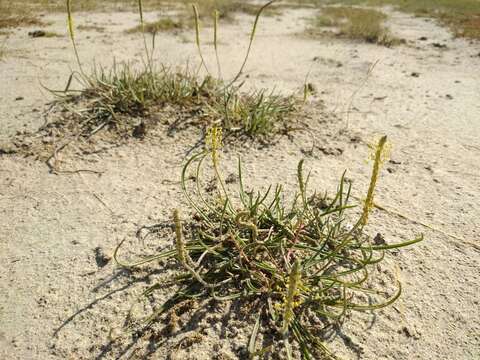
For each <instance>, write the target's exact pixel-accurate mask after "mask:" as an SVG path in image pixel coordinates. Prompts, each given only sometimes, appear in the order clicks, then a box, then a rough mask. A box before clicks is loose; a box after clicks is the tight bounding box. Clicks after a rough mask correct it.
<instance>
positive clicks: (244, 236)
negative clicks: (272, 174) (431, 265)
mask: <svg viewBox="0 0 480 360" xmlns="http://www.w3.org/2000/svg"><path fill="white" fill-rule="evenodd" d="M385 141H386V137H383V138H382V139H380V141H379V143H378V145H377V147H376V152H375V160H374V166H373V172H372V177H371V183H370V187H369V190H368V195H367V200H366V202H365V205H364V207H363V211H362V215H361V216H360V218H359V219H358V220H357V221H353V219H352V218H351V217H349V216H348V214H349V213H350V211H351V209H352V207H353V206H352V205H350V204H349V198H350V185H349V184H347V182H346V181H345V178H344V177H343V176H342V178H341V180H340V185H339V187H338V189H337V191H336V194H335V195H334V197H333V198H329V197H328V196H326V195H325V196H319V195H318V194H317V193H313V194H309V193H308V191H307V187H308V180H309V176H307V177H306V178H305V176H304V172H303V161H301V162H300V163H299V165H298V170H297V177H298V192H297V193H296V194H295V195H293V198H292V203H291V204H290V205H289V206H287V204H285V203H284V200H283V199H284V192H283V188H282V186H281V185H277V186H276V187H272V186H270V187H268V189H267V190H266V191H264V192H260V191H258V192H256V191H253V190H252V191H249V192H247V191H245V189H244V182H243V178H242V166H241V162H240V160H239V164H238V178H239V180H238V181H239V194H238V196H237V197H235V199H238V200H234V198H233V197H232V196H231V195H230V193H229V191H228V190H227V185H226V184H225V182H224V180H223V176H222V172H221V169H220V163H221V160H220V147H221V131H220V129H218V128H216V127H214V128H211V129H210V131H209V136H208V141H207V144H208V148H207V150H205V151H203V152H201V153H199V154H197V155H194V156H193V157H191V158H190V159H189V160H188V161H187V162H186V164H185V166H184V168H183V171H182V178H181V184H182V189H183V192H184V194H185V197H186V199H187V201H188V202H189V204H190V205H191V207H192V209H193V211H194V213H195V215H194V216H193V217H192V218H191V219H189V220H188V221H187V222H186V228H187V229H188V231H185V233H184V230H185V225H184V223H183V221H182V219H181V216H180V214H179V212H178V210H175V212H174V217H173V218H174V221H173V223H174V228H175V232H176V241H175V246H170V247H169V248H168V249H165V250H164V251H163V252H161V253H159V254H157V255H152V256H148V257H145V258H142V259H140V260H133V261H132V263H125V261H124V260H120V255H119V252H120V250H121V248H122V244H123V242H122V243H120V244H119V246H118V247H117V249H116V251H115V255H114V257H115V259H116V261H117V262H118V264H120V265H121V266H123V267H125V268H128V269H134V268H137V267H140V266H141V265H144V264H147V263H154V262H156V261H157V260H159V259H174V260H176V262H177V264H178V272H177V273H175V274H174V275H173V278H172V279H171V280H172V281H167V282H163V281H162V283H163V284H165V283H170V284H176V285H177V286H178V287H177V290H176V291H175V293H174V294H173V295H172V296H171V297H170V298H169V299H168V300H167V301H166V302H165V303H163V304H161V305H160V306H159V307H157V308H156V310H155V312H154V313H153V314H152V315H151V316H149V317H148V318H146V319H143V321H140V324H134V323H130V324H129V325H130V326H135V325H141V324H145V323H146V324H147V325H149V324H151V323H152V322H154V321H160V320H167V319H170V322H171V319H172V316H173V315H171V314H172V312H174V311H175V308H178V307H179V306H182V304H184V303H187V302H192V301H193V302H195V301H201V300H202V299H205V298H207V299H212V300H215V301H232V300H236V301H238V302H239V303H240V306H241V307H242V308H248V309H249V310H248V312H249V313H251V314H253V316H252V317H251V318H253V319H254V321H256V324H255V326H254V330H253V332H252V335H251V339H250V342H249V347H248V349H249V352H250V356H251V357H252V358H253V357H255V356H257V355H261V354H264V353H266V352H268V351H276V352H277V351H279V349H278V346H279V345H280V344H281V343H282V342H283V345H284V347H285V352H286V355H287V357H288V358H289V359H293V358H300V357H301V358H302V359H314V358H322V359H323V358H325V359H334V358H335V356H334V355H333V354H332V353H331V352H330V351H329V350H328V349H327V347H326V346H325V345H324V343H323V342H322V339H321V334H322V332H325V331H327V330H328V329H331V328H332V327H334V326H335V325H336V324H340V323H342V321H344V320H345V319H346V316H347V315H348V314H349V313H350V312H351V311H352V310H357V311H370V310H376V309H379V308H383V307H385V306H388V305H390V304H392V303H393V302H394V301H395V300H396V299H398V297H399V296H400V294H401V285H400V282H399V281H398V279H395V276H391V277H390V278H389V279H383V280H382V282H375V281H374V277H373V274H374V269H375V266H372V265H375V264H379V263H381V262H382V260H383V259H384V253H385V252H386V251H388V250H391V249H397V248H400V247H403V246H407V245H412V244H414V243H416V242H419V241H421V240H422V237H419V238H417V239H415V240H412V241H408V242H404V243H398V244H387V243H385V242H384V241H383V240H382V239H379V238H375V239H371V238H370V237H369V236H368V235H367V234H366V233H365V232H364V230H363V229H364V225H365V224H366V223H367V221H368V214H369V212H370V209H371V207H372V204H373V194H374V189H375V186H376V183H377V179H378V174H379V169H380V166H381V163H382V161H384V147H385ZM206 162H210V163H211V167H210V168H209V170H208V171H207V169H206V168H205V166H204V164H205V163H206ZM202 174H203V175H205V174H210V175H211V176H212V179H213V180H212V181H211V183H213V184H215V187H214V190H212V191H213V193H212V194H210V195H209V194H202V192H204V191H203V190H202V178H201V175H202ZM191 176H194V178H195V186H194V189H191V188H190V187H189V186H188V184H187V179H189V178H190V177H191ZM163 263H164V264H165V262H163ZM167 264H171V262H167ZM157 288H158V284H154V285H152V286H151V287H150V288H149V289H147V290H146V291H145V292H144V294H145V295H146V296H149V295H151V294H152V293H153V292H154V291H155V290H156V289H157ZM395 288H396V289H395ZM130 320H132V319H130ZM167 321H168V320H167ZM171 325H172V324H169V326H171ZM175 326H176V325H175ZM262 332H264V333H266V334H267V333H268V334H270V335H271V334H272V333H273V334H274V335H273V337H271V338H270V340H269V341H268V342H267V343H265V338H263V341H262V342H263V345H262V347H261V348H258V346H257V343H258V342H259V341H258V340H257V338H259V336H260V334H261V333H262ZM292 341H293V343H292Z"/></svg>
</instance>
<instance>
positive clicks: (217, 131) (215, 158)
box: [206, 125, 228, 199]
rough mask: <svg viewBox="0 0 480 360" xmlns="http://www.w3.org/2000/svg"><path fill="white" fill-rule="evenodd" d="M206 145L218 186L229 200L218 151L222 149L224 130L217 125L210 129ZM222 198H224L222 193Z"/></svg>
mask: <svg viewBox="0 0 480 360" xmlns="http://www.w3.org/2000/svg"><path fill="white" fill-rule="evenodd" d="M206 143H207V149H208V150H209V151H210V154H211V156H212V163H213V169H214V171H215V176H216V178H217V181H218V184H219V185H220V188H221V189H222V191H223V193H224V195H225V197H226V198H227V199H228V194H227V190H226V189H225V185H224V183H223V179H222V175H221V173H220V169H219V163H220V161H219V159H220V154H219V151H218V150H219V149H221V148H222V128H221V127H218V126H215V125H214V126H212V127H210V128H208V130H207V137H206ZM220 197H222V195H221V193H220Z"/></svg>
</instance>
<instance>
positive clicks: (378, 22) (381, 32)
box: [308, 6, 400, 47]
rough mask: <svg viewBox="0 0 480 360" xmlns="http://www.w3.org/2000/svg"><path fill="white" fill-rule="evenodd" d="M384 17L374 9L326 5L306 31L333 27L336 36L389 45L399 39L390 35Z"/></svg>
mask: <svg viewBox="0 0 480 360" xmlns="http://www.w3.org/2000/svg"><path fill="white" fill-rule="evenodd" d="M385 19H386V15H385V14H384V13H383V12H381V11H378V10H375V9H365V8H357V7H348V6H328V7H323V8H322V9H321V12H320V14H319V15H318V16H317V17H316V18H315V19H314V20H313V21H312V27H311V28H310V29H309V30H308V31H309V32H313V33H315V32H316V31H317V30H318V29H322V28H324V27H334V28H336V29H337V30H336V32H332V33H334V34H336V35H337V36H340V37H346V38H348V39H354V40H363V41H365V42H368V43H373V44H379V45H384V46H387V47H389V46H392V45H395V44H396V43H398V42H399V41H400V40H399V39H396V38H394V37H392V35H391V34H390V31H389V30H388V28H386V27H385V26H384V24H383V22H384V21H385ZM327 33H330V32H327Z"/></svg>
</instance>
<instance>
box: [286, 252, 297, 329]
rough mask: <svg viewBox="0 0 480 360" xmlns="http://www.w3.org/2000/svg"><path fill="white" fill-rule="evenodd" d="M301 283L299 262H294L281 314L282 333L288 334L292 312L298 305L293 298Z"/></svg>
mask: <svg viewBox="0 0 480 360" xmlns="http://www.w3.org/2000/svg"><path fill="white" fill-rule="evenodd" d="M300 281H301V272H300V262H299V261H298V259H297V260H295V262H294V263H293V267H292V270H291V271H290V277H289V279H288V291H287V297H286V299H285V308H284V312H283V327H282V333H283V334H286V333H287V332H288V327H289V325H290V322H291V321H292V318H293V315H294V313H293V310H294V309H295V307H297V306H298V304H297V303H296V302H295V296H296V295H297V294H298V287H299V285H300Z"/></svg>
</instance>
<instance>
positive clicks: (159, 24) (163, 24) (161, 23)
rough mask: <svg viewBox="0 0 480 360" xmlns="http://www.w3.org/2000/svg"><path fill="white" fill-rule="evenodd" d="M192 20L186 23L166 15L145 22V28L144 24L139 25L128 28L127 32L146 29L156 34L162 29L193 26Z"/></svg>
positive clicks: (169, 29)
mask: <svg viewBox="0 0 480 360" xmlns="http://www.w3.org/2000/svg"><path fill="white" fill-rule="evenodd" d="M192 26H193V23H192V22H189V23H186V22H184V21H183V20H181V19H179V20H175V19H172V18H170V17H164V18H161V19H159V20H157V21H153V22H145V24H144V26H143V28H142V25H137V26H135V27H134V28H132V29H129V30H127V33H135V32H142V31H145V32H146V33H149V34H156V33H158V32H162V31H179V30H183V29H185V28H187V27H189V28H191V27H192Z"/></svg>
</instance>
